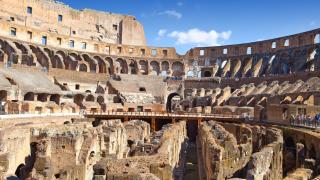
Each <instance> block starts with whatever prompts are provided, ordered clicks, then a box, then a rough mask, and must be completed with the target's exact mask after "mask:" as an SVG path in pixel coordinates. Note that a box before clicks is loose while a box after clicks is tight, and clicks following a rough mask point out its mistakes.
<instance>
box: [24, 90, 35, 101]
mask: <svg viewBox="0 0 320 180" xmlns="http://www.w3.org/2000/svg"><path fill="white" fill-rule="evenodd" d="M24 101H34V93H33V92H28V93H27V94H25V95H24Z"/></svg>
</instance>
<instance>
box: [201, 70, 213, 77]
mask: <svg viewBox="0 0 320 180" xmlns="http://www.w3.org/2000/svg"><path fill="white" fill-rule="evenodd" d="M203 76H204V77H212V75H211V72H210V71H205V72H204V73H203Z"/></svg>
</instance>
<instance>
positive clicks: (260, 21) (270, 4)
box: [60, 0, 320, 54]
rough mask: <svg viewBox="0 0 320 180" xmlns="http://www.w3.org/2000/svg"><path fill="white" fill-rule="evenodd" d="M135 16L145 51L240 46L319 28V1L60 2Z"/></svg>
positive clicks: (176, 0) (181, 50) (98, 0)
mask: <svg viewBox="0 0 320 180" xmlns="http://www.w3.org/2000/svg"><path fill="white" fill-rule="evenodd" d="M60 1H61V2H64V3H65V4H68V5H70V6H71V7H73V8H76V9H83V8H90V9H96V10H101V11H108V12H113V13H120V14H130V15H133V16H136V17H137V19H138V20H139V21H140V22H141V23H142V24H143V26H144V29H145V34H146V37H147V45H148V46H160V47H176V49H177V51H178V53H180V54H184V53H185V52H186V51H187V50H188V49H190V48H192V47H195V46H211V45H225V44H238V43H246V42H252V41H258V40H264V39H270V38H275V37H279V36H285V35H290V34H295V33H299V32H303V31H308V30H311V29H316V28H319V27H320V1H319V0H81V1H80V0H60Z"/></svg>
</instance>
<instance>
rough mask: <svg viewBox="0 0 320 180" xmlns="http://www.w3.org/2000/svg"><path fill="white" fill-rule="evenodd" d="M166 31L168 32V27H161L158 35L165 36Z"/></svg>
mask: <svg viewBox="0 0 320 180" xmlns="http://www.w3.org/2000/svg"><path fill="white" fill-rule="evenodd" d="M166 33H167V30H166V29H160V30H159V31H158V36H159V37H163V36H164V35H165V34H166Z"/></svg>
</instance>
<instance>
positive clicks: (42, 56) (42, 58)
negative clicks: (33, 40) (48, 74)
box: [30, 45, 52, 70]
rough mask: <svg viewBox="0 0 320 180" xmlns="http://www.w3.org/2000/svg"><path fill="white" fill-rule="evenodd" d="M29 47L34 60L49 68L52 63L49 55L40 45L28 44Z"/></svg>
mask: <svg viewBox="0 0 320 180" xmlns="http://www.w3.org/2000/svg"><path fill="white" fill-rule="evenodd" d="M30 48H31V50H32V52H33V53H34V54H35V55H36V60H37V62H38V63H39V65H40V66H41V67H43V68H46V69H47V70H49V68H51V67H52V64H51V61H50V58H49V56H48V55H47V54H46V53H45V52H44V50H43V49H42V48H40V47H35V46H33V45H30Z"/></svg>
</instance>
